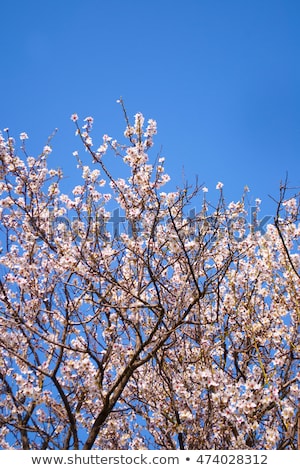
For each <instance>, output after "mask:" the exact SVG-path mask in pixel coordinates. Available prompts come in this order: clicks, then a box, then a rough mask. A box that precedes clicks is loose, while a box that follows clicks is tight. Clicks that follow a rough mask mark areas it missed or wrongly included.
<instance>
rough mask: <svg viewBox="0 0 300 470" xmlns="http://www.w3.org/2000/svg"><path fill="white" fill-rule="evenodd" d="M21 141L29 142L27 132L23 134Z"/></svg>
mask: <svg viewBox="0 0 300 470" xmlns="http://www.w3.org/2000/svg"><path fill="white" fill-rule="evenodd" d="M20 139H21V140H27V139H28V135H27V134H26V132H21V134H20Z"/></svg>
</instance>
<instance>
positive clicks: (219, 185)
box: [216, 181, 224, 189]
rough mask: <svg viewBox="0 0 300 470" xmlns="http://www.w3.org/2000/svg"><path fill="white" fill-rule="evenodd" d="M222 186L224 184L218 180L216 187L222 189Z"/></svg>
mask: <svg viewBox="0 0 300 470" xmlns="http://www.w3.org/2000/svg"><path fill="white" fill-rule="evenodd" d="M223 186H224V184H223V183H221V182H220V181H219V182H218V183H217V186H216V189H222V188H223Z"/></svg>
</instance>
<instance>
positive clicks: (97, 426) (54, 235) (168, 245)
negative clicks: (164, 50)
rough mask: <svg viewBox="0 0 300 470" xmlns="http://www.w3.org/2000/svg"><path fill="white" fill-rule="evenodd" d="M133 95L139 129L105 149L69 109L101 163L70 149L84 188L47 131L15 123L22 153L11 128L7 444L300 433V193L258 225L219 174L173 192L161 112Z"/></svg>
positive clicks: (266, 445) (218, 441)
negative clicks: (146, 108) (36, 133)
mask: <svg viewBox="0 0 300 470" xmlns="http://www.w3.org/2000/svg"><path fill="white" fill-rule="evenodd" d="M121 105H122V106H123V103H122V102H121ZM123 110H124V113H125V118H126V130H125V137H126V138H127V139H128V144H127V145H121V144H119V143H118V142H117V141H116V140H113V139H112V138H110V137H109V136H107V135H104V137H103V142H102V143H101V145H100V147H99V148H98V149H97V150H94V145H93V142H92V138H91V129H92V123H93V120H92V118H90V117H89V118H86V119H85V122H84V125H83V127H80V126H79V124H78V117H77V115H73V116H72V120H73V121H74V123H75V126H76V133H77V134H78V136H79V137H80V139H81V140H82V143H83V146H84V147H85V149H86V150H87V155H88V156H90V157H91V160H92V163H93V164H94V169H92V168H91V166H90V165H85V164H84V163H82V161H81V160H80V158H79V154H78V153H77V152H74V155H75V156H76V158H77V165H78V167H79V170H80V171H81V172H82V184H81V185H77V186H75V187H74V189H73V194H72V195H67V194H63V193H62V192H61V186H62V178H63V173H62V171H61V170H59V169H51V168H49V167H48V164H47V161H48V159H49V154H50V153H51V147H50V144H51V141H50V140H49V142H48V144H47V145H46V146H45V147H44V149H43V152H42V153H41V154H40V155H39V156H38V157H36V158H34V157H32V156H28V155H27V151H26V147H25V140H26V138H27V135H26V134H25V133H23V134H21V140H22V151H23V156H22V158H20V157H19V156H18V155H17V151H16V149H15V144H14V140H13V139H12V138H11V137H10V136H9V134H8V130H6V133H7V136H6V137H1V142H0V144H1V150H0V175H1V182H0V191H1V194H2V198H1V201H0V224H1V254H0V265H1V278H0V409H1V415H0V446H1V448H2V449H19V448H21V449H92V448H94V449H143V448H144V449H145V448H150V449H295V448H297V438H298V439H299V431H298V432H297V422H298V423H299V421H300V419H299V354H300V351H299V315H300V303H299V301H300V296H299V286H300V285H299V277H300V275H299V270H300V258H299V253H298V252H297V248H298V246H297V243H298V240H299V235H300V226H299V224H298V216H299V198H298V197H297V196H295V197H292V198H287V197H286V185H284V186H282V188H281V192H280V199H279V201H278V204H277V213H276V215H275V218H274V224H270V225H268V227H267V229H266V231H265V233H262V232H260V231H258V230H257V226H256V222H255V217H254V219H253V221H252V224H251V225H250V226H249V224H248V222H247V211H246V208H245V203H244V198H242V199H241V200H240V201H238V202H236V203H233V202H232V203H230V204H229V205H226V204H225V202H224V198H223V190H222V184H221V183H218V185H217V189H218V190H219V195H220V197H219V201H218V203H217V204H216V206H215V207H213V206H211V205H210V204H209V203H208V200H207V196H206V191H207V190H206V188H201V187H198V185H196V187H194V188H188V187H185V188H183V189H178V190H176V191H175V192H164V191H163V186H164V185H165V184H166V183H167V182H168V180H169V176H168V175H167V174H166V173H165V170H164V159H163V158H162V157H158V158H157V161H156V162H155V163H153V164H151V163H150V162H149V160H148V153H149V151H150V149H151V147H152V145H153V136H154V135H155V134H156V123H155V121H153V120H149V121H148V123H147V125H144V118H143V116H142V115H141V114H137V115H136V116H135V122H134V124H133V125H131V124H130V122H129V119H128V117H127V115H126V112H125V109H124V106H123ZM109 152H113V153H114V154H115V156H116V157H117V158H121V159H123V161H124V163H125V165H126V167H127V168H129V175H128V176H127V177H126V178H119V177H117V176H116V175H113V174H112V172H111V170H110V169H109V165H107V160H106V154H107V153H109ZM199 200H200V201H201V204H200V209H199V211H198V212H197V213H193V216H192V217H191V213H192V212H191V211H190V212H189V214H190V215H188V209H189V208H190V207H191V203H192V202H193V201H199ZM113 202H114V204H116V206H117V208H119V209H120V210H121V211H122V214H123V215H122V217H119V220H118V223H119V225H118V227H117V228H118V230H114V231H113V232H112V231H110V230H108V228H109V222H110V221H111V211H109V208H110V207H111V204H112V203H113ZM258 211H259V200H257V207H256V210H255V211H254V215H255V216H256V215H257V214H258Z"/></svg>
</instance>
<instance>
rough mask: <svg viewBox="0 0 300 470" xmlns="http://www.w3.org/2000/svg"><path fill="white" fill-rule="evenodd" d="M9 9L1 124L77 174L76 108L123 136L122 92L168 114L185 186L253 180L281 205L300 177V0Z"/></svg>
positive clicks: (173, 170) (163, 132)
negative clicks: (49, 143)
mask: <svg viewBox="0 0 300 470" xmlns="http://www.w3.org/2000/svg"><path fill="white" fill-rule="evenodd" d="M0 12H1V30H0V39H1V74H0V85H1V104H0V128H1V129H3V128H5V127H9V128H10V132H11V134H12V135H15V136H18V135H19V133H20V132H21V131H25V132H27V133H28V134H29V136H30V141H29V142H28V148H29V150H30V152H31V153H33V154H34V153H38V152H39V150H40V149H41V148H42V146H43V145H44V144H45V143H46V140H47V137H48V135H49V134H51V133H52V131H53V129H54V128H56V127H58V128H59V132H58V134H57V136H56V137H55V140H54V141H53V147H54V153H53V157H51V158H53V166H56V165H61V166H62V167H63V169H64V170H65V172H66V174H68V175H69V176H70V181H71V180H72V175H73V172H74V170H73V166H75V165H74V161H73V159H72V158H73V157H72V151H73V150H75V149H77V148H80V145H79V142H78V141H77V140H76V139H75V137H74V127H73V123H72V122H71V121H70V115H71V114H72V113H74V112H76V113H78V114H79V116H80V117H82V118H84V117H86V116H88V115H92V116H93V117H94V118H95V134H94V140H95V141H97V139H96V135H99V142H100V138H101V137H102V135H103V134H104V133H108V134H110V135H112V136H113V137H118V136H120V135H122V132H123V129H124V122H123V117H122V113H121V108H120V106H118V105H117V104H116V100H117V99H118V98H119V97H120V96H122V97H123V99H124V101H125V104H126V107H127V110H128V114H129V116H133V115H134V114H135V113H136V112H137V111H141V112H143V113H144V115H145V117H146V118H154V119H156V120H157V122H158V131H159V133H158V136H157V137H156V147H155V149H156V152H159V151H160V148H161V147H162V149H163V150H162V153H163V155H164V156H165V157H166V167H167V170H168V173H169V174H170V176H171V177H172V180H173V182H174V184H175V183H176V184H177V183H179V184H180V183H181V182H182V167H183V165H184V169H185V170H184V171H185V175H186V177H187V179H188V180H189V181H190V182H192V181H193V180H194V175H196V174H197V175H198V177H199V182H200V183H204V184H205V185H206V186H208V188H209V193H208V196H211V197H212V198H213V196H214V194H215V186H216V183H217V182H218V181H222V182H223V183H224V191H225V195H226V198H227V199H228V202H230V200H232V199H237V198H238V197H239V196H240V195H241V193H242V191H243V188H244V186H245V185H248V186H249V187H250V190H251V192H250V193H249V197H250V198H252V199H253V200H254V199H255V198H256V197H259V198H261V199H262V200H263V209H264V211H265V213H268V212H270V211H271V210H272V208H273V209H274V205H273V203H272V202H271V201H270V199H269V198H268V194H272V195H273V196H277V194H278V186H279V182H280V180H281V179H284V178H285V175H286V172H288V173H289V181H290V184H291V185H293V186H299V184H300V181H299V169H300V163H299V162H300V1H299V0H185V1H174V0H172V1H171V0H152V1H143V0H126V1H125V0H105V1H104V0H85V1H82V0H43V1H41V0H26V1H24V0H7V1H5V2H4V1H2V2H1V5H0Z"/></svg>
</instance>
